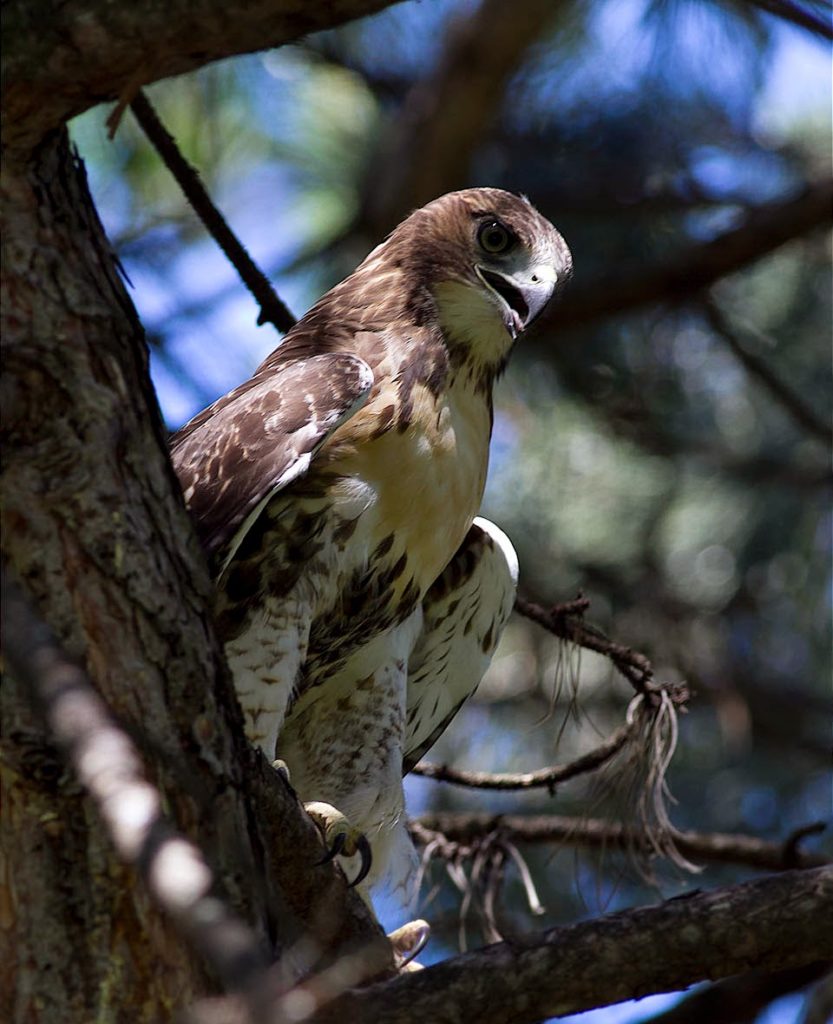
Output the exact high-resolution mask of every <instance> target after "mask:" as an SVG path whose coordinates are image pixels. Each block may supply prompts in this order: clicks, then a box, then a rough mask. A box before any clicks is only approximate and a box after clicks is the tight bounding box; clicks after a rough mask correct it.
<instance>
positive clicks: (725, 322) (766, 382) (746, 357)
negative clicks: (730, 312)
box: [703, 298, 833, 445]
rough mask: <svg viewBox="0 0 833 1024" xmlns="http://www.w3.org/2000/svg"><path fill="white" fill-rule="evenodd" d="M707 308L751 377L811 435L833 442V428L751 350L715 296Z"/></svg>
mask: <svg viewBox="0 0 833 1024" xmlns="http://www.w3.org/2000/svg"><path fill="white" fill-rule="evenodd" d="M703 310H704V312H705V314H706V319H707V320H708V322H709V325H710V326H711V328H712V330H713V331H714V332H715V334H717V335H718V337H720V338H722V339H723V341H725V342H726V345H727V346H728V348H729V349H730V350H731V352H732V354H733V355H734V356H735V357H736V359H737V360H738V362H739V363H740V364H741V365H742V366H743V367H744V369H745V370H746V371H747V373H749V375H750V376H752V377H754V378H755V379H756V380H757V381H759V382H760V383H761V384H763V386H764V387H765V388H766V389H767V391H768V392H769V393H770V395H772V397H773V398H774V399H775V401H776V402H778V404H779V405H780V406H781V407H782V408H783V409H784V410H785V412H786V413H787V414H788V415H789V416H791V417H792V419H793V420H794V421H795V422H796V423H797V424H798V426H799V427H801V429H802V430H805V431H806V432H807V433H808V434H811V435H812V436H813V437H816V438H818V439H819V440H820V441H823V442H824V443H825V444H827V445H829V444H833V428H831V427H830V425H829V424H828V423H826V422H825V421H824V420H823V419H822V418H821V417H820V416H819V415H817V413H816V412H815V410H814V409H813V408H812V407H811V406H810V405H808V404H807V402H805V401H804V399H803V398H802V397H801V395H799V394H798V393H797V392H796V391H793V389H792V388H791V387H790V386H789V385H788V384H785V383H784V381H782V380H781V378H780V377H779V376H778V374H777V373H775V371H774V370H773V369H772V368H771V367H770V366H768V365H767V363H766V361H765V360H763V359H761V357H760V356H758V355H755V353H754V352H750V351H749V349H748V348H747V347H746V345H745V344H744V343H743V341H741V338H740V336H739V334H738V332H737V330H736V329H735V328H734V327H733V326H732V324H731V323H730V322H729V319H728V317H727V316H726V315H725V314H724V313H723V311H722V310H721V309H720V307H719V306H718V305H717V303H716V302H715V301H714V299H712V298H707V299H706V300H705V301H704V302H703Z"/></svg>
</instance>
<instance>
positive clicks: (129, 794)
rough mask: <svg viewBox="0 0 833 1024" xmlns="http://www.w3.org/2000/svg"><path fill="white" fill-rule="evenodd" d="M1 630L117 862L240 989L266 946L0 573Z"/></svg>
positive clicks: (122, 737)
mask: <svg viewBox="0 0 833 1024" xmlns="http://www.w3.org/2000/svg"><path fill="white" fill-rule="evenodd" d="M2 593H3V633H4V650H5V655H6V658H7V660H8V666H9V668H10V670H11V671H12V673H13V674H14V675H15V677H16V678H17V679H18V681H20V682H21V683H23V684H24V685H25V686H26V687H27V688H28V690H29V693H30V695H31V698H32V701H33V703H34V704H35V706H36V707H38V708H39V710H40V712H41V714H42V715H43V717H44V718H45V720H46V722H47V724H48V725H49V728H50V730H51V733H52V736H53V737H54V738H55V740H56V742H57V744H58V746H59V747H60V748H61V750H62V751H63V752H64V753H65V754H66V756H67V759H68V760H69V762H70V763H71V765H72V767H73V769H74V771H75V773H76V774H77V775H78V777H79V779H80V781H81V783H82V784H83V785H84V787H85V789H86V790H87V792H88V793H89V795H90V796H91V797H92V799H93V801H94V802H95V805H96V807H97V809H98V812H99V814H100V815H101V818H102V820H103V821H104V824H105V827H106V828H107V831H108V833H109V836H110V838H111V840H112V842H113V844H114V846H115V847H116V849H117V850H118V852H119V855H120V856H121V857H122V858H123V859H124V861H125V862H127V863H128V864H131V865H132V866H133V867H134V868H136V870H137V871H138V872H139V873H140V875H141V877H142V879H143V881H144V883H145V885H146V886H147V888H148V890H149V891H150V893H151V894H152V896H153V898H154V899H155V900H156V901H157V903H158V904H159V905H160V906H161V907H162V908H163V909H164V910H165V911H166V912H167V913H168V914H169V915H170V917H171V918H172V919H173V920H174V921H175V922H176V924H177V926H178V927H179V928H180V929H181V930H182V931H183V932H184V933H185V935H186V936H187V937H188V939H189V940H190V941H191V943H193V945H194V946H195V947H196V948H197V949H198V950H199V952H200V953H201V954H202V955H203V956H204V957H205V958H206V960H208V962H209V963H210V964H211V967H212V968H213V970H214V971H215V972H216V975H217V977H218V978H219V979H220V980H221V981H222V982H223V984H224V985H225V986H226V987H227V988H229V989H232V990H243V989H245V988H247V987H249V986H250V985H251V983H252V981H253V979H254V978H255V976H256V975H257V974H258V973H259V972H260V971H262V969H263V968H264V967H265V966H266V964H267V957H266V950H265V949H264V948H263V947H262V946H261V944H260V943H259V942H258V940H257V938H256V936H255V935H254V933H253V932H252V930H251V929H250V928H249V926H248V925H246V924H245V923H244V922H243V921H242V920H241V919H240V918H239V917H237V915H236V914H234V913H233V912H232V911H231V910H230V909H229V908H228V907H227V906H226V905H225V903H224V902H223V901H222V900H220V899H218V898H217V897H216V896H214V895H212V889H213V887H214V882H215V880H214V877H213V873H212V871H211V868H210V867H209V866H208V864H207V863H206V861H205V859H204V857H203V855H202V853H201V852H200V850H199V849H197V847H196V846H195V845H194V844H193V843H192V842H191V841H190V840H188V839H186V838H185V836H183V835H182V834H181V833H179V832H178V831H177V830H176V829H175V828H174V827H173V825H172V824H171V823H170V821H169V820H168V819H167V818H166V816H165V814H164V813H163V811H162V799H161V797H160V794H159V792H158V790H157V789H156V788H155V787H154V786H152V785H151V784H150V783H149V782H148V780H147V779H146V778H145V775H144V772H143V769H142V760H141V757H140V755H139V752H138V750H137V749H136V747H135V746H134V744H133V743H132V742H131V740H130V739H129V738H128V736H127V735H126V733H124V732H123V731H122V730H121V729H120V728H119V727H118V726H117V725H116V724H115V722H114V720H113V718H112V716H111V715H110V712H109V711H108V709H107V708H106V706H105V705H104V702H103V701H102V700H101V698H100V697H99V696H98V694H97V693H96V691H95V690H94V689H93V686H92V684H91V683H90V681H89V679H88V678H87V675H86V674H85V673H84V672H83V671H82V670H81V669H80V668H79V667H78V666H77V665H76V664H74V663H73V662H72V661H70V659H69V658H68V657H67V656H66V655H65V654H64V651H63V650H62V648H61V647H60V645H59V644H58V642H57V641H56V639H55V638H54V636H53V635H52V633H51V631H50V630H49V629H48V627H47V626H46V625H45V624H44V623H43V622H42V621H40V620H39V619H38V618H37V616H36V615H35V614H34V613H33V612H32V610H31V608H30V607H29V605H28V603H27V602H26V600H25V598H24V597H23V594H22V592H21V590H20V588H19V587H18V586H17V585H16V584H15V583H14V582H13V581H12V580H11V578H10V573H9V572H8V571H5V572H4V573H3V591H2Z"/></svg>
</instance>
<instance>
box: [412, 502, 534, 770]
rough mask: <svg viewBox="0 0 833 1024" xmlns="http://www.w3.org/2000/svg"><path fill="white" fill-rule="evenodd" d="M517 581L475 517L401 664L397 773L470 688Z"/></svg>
mask: <svg viewBox="0 0 833 1024" xmlns="http://www.w3.org/2000/svg"><path fill="white" fill-rule="evenodd" d="M517 584H518V556H517V555H516V554H515V549H514V548H513V547H512V543H511V541H510V540H509V538H508V537H507V536H506V534H505V533H504V532H503V531H502V530H500V529H498V527H497V526H495V524H494V523H490V522H489V520H488V519H483V518H481V517H480V516H478V517H477V518H476V519H475V520H474V522H473V523H472V526H471V528H470V530H469V532H468V533H467V534H466V538H465V540H464V541H463V543H462V544H461V545H460V547H459V548H458V550H457V553H456V554H455V556H454V557H453V558H452V559H451V561H450V562H449V563H448V565H447V566H446V568H445V569H444V570H443V572H442V573H441V574H440V576H439V578H438V579H437V581H436V582H435V583H434V584H433V585H432V586H431V588H430V589H429V591H428V593H427V594H426V595H425V598H424V599H423V602H422V609H423V628H422V633H421V634H420V637H419V639H418V640H417V642H416V645H415V646H414V649H413V652H412V654H411V657H410V660H409V662H408V689H407V697H406V704H407V719H406V726H405V743H404V749H403V757H402V774H403V775H407V774H408V772H409V771H410V770H411V769H412V768H413V767H414V765H415V764H416V763H417V761H419V759H420V758H421V757H422V755H423V754H424V753H425V752H426V751H428V750H430V748H431V747H432V746H433V745H434V743H435V742H436V741H437V739H439V737H440V736H441V735H442V733H443V732H445V730H446V727H447V726H448V724H449V722H450V721H451V720H452V718H454V716H455V715H456V714H457V712H458V711H459V710H460V707H461V706H462V705H463V703H464V702H465V701H466V700H467V699H468V698H469V697H470V696H471V695H472V694H473V693H474V691H475V690H476V689H477V686H478V684H479V682H480V680H481V679H482V678H483V673H484V672H485V671H486V669H487V668H488V667H489V662H490V661H491V660H492V655H493V654H494V651H495V648H496V647H497V644H498V640H499V639H500V635H501V633H502V632H503V627H504V626H505V625H506V622H507V620H508V618H509V616H510V615H511V613H512V608H513V607H514V604H515V592H516V589H517Z"/></svg>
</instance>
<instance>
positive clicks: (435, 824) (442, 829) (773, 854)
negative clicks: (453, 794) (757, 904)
mask: <svg viewBox="0 0 833 1024" xmlns="http://www.w3.org/2000/svg"><path fill="white" fill-rule="evenodd" d="M819 827H821V828H823V827H824V826H823V825H822V826H818V825H813V826H811V827H810V831H813V832H815V831H817V830H819ZM408 828H409V830H410V832H411V835H412V836H413V838H414V841H415V842H416V843H417V845H419V846H425V845H426V844H428V843H434V844H435V846H434V849H435V851H436V852H437V853H439V854H440V855H443V854H447V853H448V851H449V850H452V849H454V848H455V847H463V848H464V849H465V848H470V847H472V846H474V845H475V844H476V843H477V842H478V841H480V840H481V839H482V838H483V837H485V836H488V835H491V834H492V833H494V832H495V831H497V832H498V833H499V834H501V835H503V836H505V837H506V838H507V839H509V840H511V841H512V842H513V843H536V844H538V843H563V844H566V845H568V846H581V847H589V848H595V849H601V848H604V849H622V850H628V851H631V850H634V849H637V850H638V849H644V850H645V851H646V852H648V853H650V851H651V849H652V847H651V840H650V838H649V836H648V835H647V834H646V833H644V832H643V831H641V830H640V829H636V828H633V827H631V826H626V825H621V824H619V823H618V822H613V821H604V820H602V819H599V818H571V817H566V816H561V815H554V814H547V815H536V816H530V817H527V816H524V815H512V814H507V815H494V814H468V813H456V812H450V811H447V812H446V811H443V812H437V813H434V814H425V815H422V816H421V817H419V818H416V819H414V820H413V821H411V822H409V825H408ZM673 837H674V842H675V844H676V845H677V847H678V848H679V850H680V852H681V853H683V854H685V855H686V856H687V857H692V858H694V859H695V860H698V861H705V862H708V863H720V864H743V865H746V866H748V867H753V868H759V869H761V870H763V871H782V870H786V869H790V868H812V867H820V866H821V865H823V864H829V863H830V858H829V857H825V856H824V855H823V854H821V853H813V852H808V851H806V850H802V849H800V848H799V847H798V846H797V845H795V844H793V843H792V842H791V839H789V838H788V839H787V840H786V841H785V842H781V843H778V842H769V841H767V840H764V839H757V838H755V837H754V836H745V835H733V834H726V833H719V832H688V831H687V832H678V831H676V830H675V831H674V833H673Z"/></svg>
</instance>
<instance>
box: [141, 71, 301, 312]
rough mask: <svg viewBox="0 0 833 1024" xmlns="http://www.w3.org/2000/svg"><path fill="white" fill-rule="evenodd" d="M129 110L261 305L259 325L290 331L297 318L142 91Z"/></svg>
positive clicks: (207, 228)
mask: <svg viewBox="0 0 833 1024" xmlns="http://www.w3.org/2000/svg"><path fill="white" fill-rule="evenodd" d="M130 109H131V110H132V111H133V113H134V114H135V115H136V120H137V121H138V122H139V124H140V125H141V126H142V128H143V129H144V132H145V134H146V135H147V137H148V138H149V139H150V141H151V142H152V143H153V146H154V148H155V149H156V152H157V153H158V154H159V156H160V157H161V158H162V160H163V161H164V163H165V166H166V167H167V168H168V170H169V171H170V172H171V174H172V175H173V176H174V178H176V181H177V184H178V185H179V187H180V188H181V189H182V192H183V195H184V196H185V198H186V199H187V200H188V202H189V203H190V204H191V206H192V208H193V210H194V212H195V213H196V214H197V216H198V217H199V218H200V220H201V221H202V222H203V224H204V225H205V228H206V230H207V231H208V232H209V233H210V234H211V236H212V238H213V239H214V241H215V242H216V243H217V245H219V246H220V248H221V249H222V250H223V252H224V253H225V255H226V257H227V258H228V260H229V262H230V263H231V265H232V266H233V267H234V269H235V270H236V271H237V273H238V274H239V275H240V278H241V280H242V281H243V284H245V286H246V287H247V288H248V289H249V291H250V292H251V293H252V295H253V296H254V298H255V301H256V302H257V303H258V304H259V305H260V316H259V317H258V318H257V322H258V325H260V324H264V323H271V324H274V326H275V327H276V328H277V329H278V330H279V331H288V330H289V329H290V327H292V326H293V324H294V323H295V317H294V316H293V315H292V313H291V312H290V311H289V309H288V308H287V307H286V306H285V305H284V303H283V302H282V301H281V299H280V298H279V297H278V295H277V293H276V292H275V289H274V288H273V287H272V285H271V283H270V282H269V280H268V279H267V277H266V276H265V275H264V274H263V272H262V271H261V269H260V268H259V267H258V266H257V264H256V263H255V262H254V260H253V259H252V258H251V256H250V255H249V253H248V250H247V249H246V248H245V246H244V245H243V244H242V243H241V242H240V240H239V239H238V237H237V235H235V233H234V232H233V231H232V230H231V228H230V227H229V226H228V224H227V223H226V220H225V218H224V217H223V215H222V214H221V213H220V211H219V210H218V209H217V207H216V206H215V205H214V203H213V202H212V200H211V197H210V196H209V195H208V193H207V192H206V190H205V186H204V185H203V183H202V182H201V181H200V177H199V175H198V174H197V172H196V171H195V170H194V168H193V167H192V166H191V165H190V164H189V163H188V161H187V160H186V159H185V157H184V156H183V155H182V153H180V151H179V147H178V146H177V144H176V142H175V141H174V139H173V138H172V137H171V135H170V134H169V133H168V131H167V130H166V128H165V126H164V125H163V124H162V122H161V121H160V120H159V117H158V115H157V113H156V111H155V110H154V109H153V107H152V105H151V103H150V101H149V100H148V98H147V96H146V95H145V94H144V93H143V92H141V91H139V92H138V94H137V95H136V96H135V98H134V99H133V100H132V101H131V103H130Z"/></svg>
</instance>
